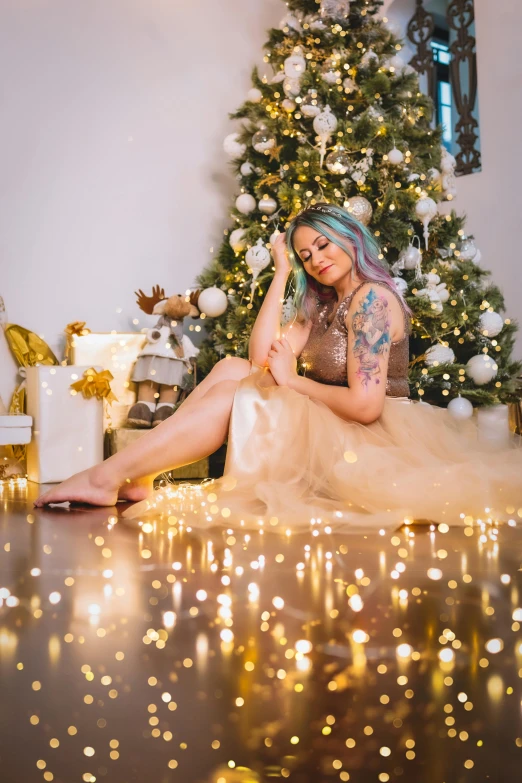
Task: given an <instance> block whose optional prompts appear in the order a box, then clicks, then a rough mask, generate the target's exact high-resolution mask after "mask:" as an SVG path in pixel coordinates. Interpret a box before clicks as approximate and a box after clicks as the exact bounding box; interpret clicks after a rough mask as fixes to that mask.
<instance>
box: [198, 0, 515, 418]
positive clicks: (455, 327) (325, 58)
mask: <svg viewBox="0 0 522 783" xmlns="http://www.w3.org/2000/svg"><path fill="white" fill-rule="evenodd" d="M381 5H382V2H380V0H350V1H349V0H288V2H287V3H286V6H287V13H286V16H285V17H284V19H283V20H282V21H281V23H280V26H279V28H278V29H272V30H270V31H269V39H268V42H267V43H266V44H265V50H266V54H265V56H264V62H265V63H266V64H267V73H266V74H264V75H260V74H259V70H258V69H257V68H254V70H253V72H252V84H253V86H252V89H250V91H249V92H248V95H247V100H246V101H245V103H244V104H243V105H242V106H241V107H240V108H239V109H238V110H237V111H236V112H235V113H233V114H231V115H230V117H231V118H232V119H238V120H241V121H242V122H241V129H240V130H239V132H237V133H232V134H230V135H229V136H227V138H226V139H225V143H224V148H225V151H226V152H227V153H228V154H229V156H230V157H231V159H232V165H233V167H234V170H235V172H236V173H237V176H238V179H239V181H240V193H239V195H238V197H237V199H236V201H235V204H234V206H233V207H232V210H231V218H232V225H231V227H229V230H227V231H225V238H224V240H223V243H222V245H221V247H220V249H219V253H218V254H217V255H216V257H215V258H214V259H213V261H212V263H211V264H210V265H209V267H208V268H206V269H205V270H204V271H203V273H202V274H201V275H199V277H198V281H197V282H198V285H200V286H202V287H205V288H206V287H209V286H215V287H218V288H220V289H222V291H224V292H225V293H226V294H227V299H228V308H227V310H226V311H225V312H224V313H223V314H222V315H220V316H218V317H215V318H210V319H209V326H208V335H209V336H208V337H207V338H206V339H205V341H204V342H203V344H202V346H201V352H200V355H199V357H198V365H199V367H200V369H201V373H202V375H203V376H204V375H206V374H207V373H208V372H209V371H210V369H211V368H212V367H213V365H214V364H215V363H216V361H217V360H218V359H219V358H221V357H223V356H225V355H234V356H241V357H246V356H248V341H249V336H250V332H251V329H252V326H253V323H254V321H255V319H256V316H257V313H258V312H259V308H260V306H261V304H262V301H263V295H264V293H265V292H266V290H267V288H268V286H269V284H270V281H271V278H272V274H273V271H274V267H273V266H272V264H271V261H270V252H269V250H270V247H271V244H270V240H271V238H272V241H273V239H274V232H278V231H284V230H285V227H287V226H288V223H289V221H290V220H291V219H292V217H294V216H295V215H296V214H297V213H298V212H299V211H300V210H302V209H304V208H305V207H307V206H310V205H313V204H315V203H318V202H329V203H336V204H339V205H342V206H344V207H345V208H346V209H348V210H349V211H351V212H352V213H353V214H354V215H355V217H357V218H358V219H359V220H361V221H362V222H364V223H365V224H366V225H367V226H368V227H369V228H370V230H372V231H373V233H374V235H375V236H376V237H377V238H378V241H379V243H380V246H381V254H380V257H381V259H382V260H383V263H384V264H385V265H386V266H387V267H388V268H389V269H391V271H392V273H393V274H394V275H395V281H396V284H397V286H398V288H399V289H400V290H401V291H402V292H403V294H404V296H405V299H406V301H407V303H408V304H409V306H410V307H411V309H412V311H413V316H414V317H413V319H412V334H411V339H410V351H411V356H410V359H411V362H410V386H411V395H412V398H414V399H415V398H417V399H423V400H424V401H426V402H430V403H433V404H436V405H447V404H448V403H449V402H450V401H451V400H453V399H455V398H458V399H457V400H456V402H455V404H454V406H453V407H454V408H455V413H456V415H458V412H459V410H460V411H461V413H463V415H468V414H469V413H470V412H471V406H470V403H472V404H475V405H492V404H496V403H505V402H514V401H516V400H517V399H519V397H520V396H521V391H520V388H519V386H518V384H517V376H518V375H519V373H520V371H521V369H522V363H520V362H515V361H513V360H512V358H511V353H512V348H513V343H514V335H515V332H516V330H517V324H516V322H514V321H512V320H510V319H504V318H503V317H502V316H501V314H500V313H501V312H503V310H504V300H503V297H502V293H501V292H500V290H499V289H498V287H497V286H495V285H494V284H493V283H492V282H490V280H489V276H490V273H489V272H488V271H487V270H485V269H484V268H482V267H481V266H480V264H479V263H478V262H479V261H480V251H479V250H478V249H477V248H476V246H475V244H474V242H473V239H474V237H473V235H467V236H466V234H465V230H464V225H465V216H459V215H457V214H456V212H455V211H454V210H452V211H451V214H446V215H442V214H439V213H438V210H437V202H439V201H443V200H445V201H451V200H452V199H453V198H454V196H455V194H456V187H455V182H456V178H455V175H454V167H455V159H454V158H453V156H452V155H451V154H450V153H449V152H448V151H447V150H446V149H445V147H444V146H442V143H441V140H442V130H443V129H442V126H440V125H439V126H437V127H436V128H432V127H431V121H432V116H433V102H432V100H431V98H429V97H428V96H426V95H424V94H423V93H421V92H420V90H419V79H418V74H417V72H416V71H415V70H414V69H413V68H412V67H411V66H410V65H408V64H407V63H406V62H405V60H404V59H403V58H402V57H401V54H400V51H401V48H402V41H401V38H400V37H398V35H397V33H396V30H395V27H394V26H393V25H392V24H389V23H388V21H387V20H386V18H383V17H381V16H379V15H378V10H379V7H380V6H381ZM289 285H291V280H290V281H289ZM288 294H289V296H288V298H287V300H286V301H285V304H284V305H283V313H282V318H283V323H284V321H285V319H287V318H288V317H289V313H290V312H291V308H292V301H291V291H289V292H288ZM299 371H302V368H299ZM466 400H467V401H468V402H466Z"/></svg>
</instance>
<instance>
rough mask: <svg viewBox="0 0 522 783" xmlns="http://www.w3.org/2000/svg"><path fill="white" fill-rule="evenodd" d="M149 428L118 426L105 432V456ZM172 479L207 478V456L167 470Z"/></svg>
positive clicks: (144, 432)
mask: <svg viewBox="0 0 522 783" xmlns="http://www.w3.org/2000/svg"><path fill="white" fill-rule="evenodd" d="M147 432H150V430H134V429H131V428H130V427H120V428H117V429H115V430H112V431H111V432H107V433H106V434H105V457H106V458H108V457H111V456H112V455H113V454H116V452H118V451H121V450H122V449H124V448H125V447H126V446H128V445H129V444H131V443H134V441H136V440H139V438H141V437H142V436H143V435H146V433H147ZM167 474H168V475H169V476H170V477H171V478H172V479H194V478H208V476H209V458H208V457H205V458H204V459H200V460H198V461H197V462H192V463H191V464H190V465H183V466H182V467H181V468H175V469H174V470H169V471H167Z"/></svg>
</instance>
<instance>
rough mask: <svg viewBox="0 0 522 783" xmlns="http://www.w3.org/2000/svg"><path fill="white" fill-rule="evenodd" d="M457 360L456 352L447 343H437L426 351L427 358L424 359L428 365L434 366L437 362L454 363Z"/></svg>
mask: <svg viewBox="0 0 522 783" xmlns="http://www.w3.org/2000/svg"><path fill="white" fill-rule="evenodd" d="M454 361H455V354H454V353H453V351H452V350H451V348H449V347H448V346H446V345H441V344H440V343H435V345H432V346H431V348H428V350H427V351H426V358H425V360H424V362H425V364H427V365H428V367H433V365H434V364H435V362H437V363H438V364H453V362H454Z"/></svg>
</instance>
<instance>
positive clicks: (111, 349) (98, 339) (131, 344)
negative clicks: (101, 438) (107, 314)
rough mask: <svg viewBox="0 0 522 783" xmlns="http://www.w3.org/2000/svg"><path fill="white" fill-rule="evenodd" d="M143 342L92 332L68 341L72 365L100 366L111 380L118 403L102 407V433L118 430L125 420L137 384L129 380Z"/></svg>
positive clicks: (134, 335)
mask: <svg viewBox="0 0 522 783" xmlns="http://www.w3.org/2000/svg"><path fill="white" fill-rule="evenodd" d="M145 342H146V335H145V334H141V333H136V332H129V333H124V332H110V333H108V332H91V333H90V334H85V335H73V336H72V337H68V350H69V357H70V361H71V363H72V364H74V365H88V366H90V367H93V366H94V365H97V366H101V367H103V369H104V370H109V371H110V372H111V373H112V375H113V376H114V380H113V381H111V389H112V392H113V394H114V396H115V397H117V399H118V401H117V402H113V403H112V405H106V406H105V411H104V414H103V429H104V430H107V429H110V428H111V429H112V428H116V427H121V426H122V425H123V424H124V423H125V422H126V420H127V414H128V412H129V409H130V407H131V405H133V404H134V403H135V402H136V384H135V383H132V382H131V381H130V380H129V378H130V376H131V373H132V368H133V366H134V362H135V361H136V359H137V357H138V354H139V353H140V351H141V349H142V348H143V346H144V345H145Z"/></svg>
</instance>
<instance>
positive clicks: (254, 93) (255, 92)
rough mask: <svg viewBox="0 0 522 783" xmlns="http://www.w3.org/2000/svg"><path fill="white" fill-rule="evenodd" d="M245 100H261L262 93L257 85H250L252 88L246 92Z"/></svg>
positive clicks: (253, 101)
mask: <svg viewBox="0 0 522 783" xmlns="http://www.w3.org/2000/svg"><path fill="white" fill-rule="evenodd" d="M247 100H249V101H250V102H251V103H259V102H260V101H262V100H263V93H262V92H261V90H259V89H258V88H257V87H252V89H250V90H249V91H248V92H247Z"/></svg>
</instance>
